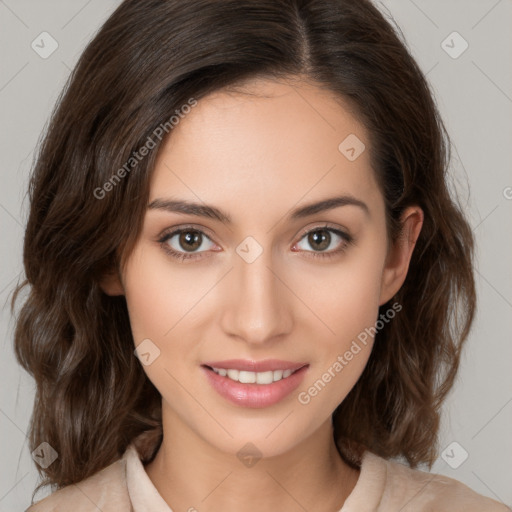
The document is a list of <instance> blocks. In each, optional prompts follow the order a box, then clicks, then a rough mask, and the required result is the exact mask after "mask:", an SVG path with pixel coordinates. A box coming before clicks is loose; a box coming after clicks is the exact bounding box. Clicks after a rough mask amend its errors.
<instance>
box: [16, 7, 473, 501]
mask: <svg viewBox="0 0 512 512" xmlns="http://www.w3.org/2000/svg"><path fill="white" fill-rule="evenodd" d="M402 39H403V38H401V37H399V36H398V34H397V32H395V30H394V29H393V27H392V25H391V24H390V23H389V22H388V21H387V20H386V19H385V17H384V16H383V14H381V13H380V12H379V11H378V10H377V8H376V7H375V6H374V5H373V4H372V3H371V2H370V1H369V0H258V1H252V0H222V1H220V0H187V1H186V2H184V1H178V0H165V1H164V0H145V1H144V2H141V1H140V0H125V1H124V2H123V3H122V4H121V5H120V6H119V7H118V8H117V10H116V11H115V12H114V13H113V14H112V15H111V16H110V18H109V19H108V20H107V21H106V23H105V24H104V25H103V27H102V28H101V29H100V31H99V32H98V34H97V35H96V36H95V37H94V39H93V40H92V41H91V42H90V44H89V45H88V47H87V48H86V50H85V51H84V52H83V54H82V56H81V57H80V60H79V62H78V64H77V66H76V68H75V69H74V71H73V73H72V75H71V77H70V79H69V81H68V83H67V86H66V88H65V90H64V91H63V94H62V96H61V98H60V100H59V102H58V105H57V107H56V109H55V111H54V113H53V116H52V120H51V123H50V125H49V128H48V130H47V133H46V135H45V138H44V140H43V141H42V144H41V146H40V149H39V153H38V158H37V161H36V165H35V168H34V170H33V174H32V177H31V182H30V190H29V195H30V202H31V204H30V215H29V219H28V224H27V228H26V235H25V242H24V266H25V272H26V280H25V281H24V282H23V283H21V284H20V285H18V287H17V288H16V290H15V294H14V297H13V301H12V305H13V309H14V308H15V304H16V300H17V299H16V298H17V297H18V298H19V293H20V291H21V290H22V289H23V287H24V286H26V285H29V293H28V295H27V297H26V298H25V299H24V303H23V305H22V307H21V309H20V310H19V312H18V316H17V324H16V331H15V351H16V356H17V359H18V361H19V362H20V364H21V365H22V366H23V367H24V368H25V369H26V370H27V371H28V372H29V373H30V374H31V375H32V376H33V377H34V378H35V381H36V384H37V393H36V400H35V405H34V410H33V415H32V418H31V425H30V447H31V449H32V450H33V449H35V447H37V446H38V445H39V444H40V443H41V442H43V441H46V442H48V443H49V444H50V445H51V446H52V447H53V448H54V449H55V450H56V451H57V452H58V454H59V457H58V459H57V460H56V461H55V462H54V463H53V464H51V465H50V466H49V467H48V468H46V469H44V470H41V469H39V471H40V474H41V475H42V476H44V477H45V480H43V482H42V483H41V485H40V486H39V487H38V488H37V489H36V491H37V490H38V489H39V488H40V487H41V486H43V485H48V484H52V485H53V486H54V487H57V488H59V487H62V486H65V485H68V484H72V483H75V482H79V481H80V480H82V479H84V478H86V477H88V476H90V475H92V474H94V473H95V472H97V471H98V470H100V469H102V468H104V467H106V466H107V465H109V464H110V463H112V462H113V461H115V460H116V459H117V458H119V456H120V455H121V454H122V453H123V452H124V450H125V449H126V447H127V445H128V444H129V443H130V442H132V441H133V439H134V438H135V437H136V436H138V435H139V434H141V433H142V432H146V431H151V432H157V431H158V429H159V428H161V402H160V395H159V393H158V391H157V389H156V388H155V387H154V386H153V385H152V383H151V382H150V381H149V379H148V378H147V377H146V374H145V373H144V371H143V368H142V366H141V365H140V363H139V361H138V359H137V358H136V357H135V356H134V354H133V351H134V341H133V339H132V335H131V331H130V324H129V317H128V312H127V307H126V302H125V299H124V297H111V296H107V295H106V294H104V293H103V292H102V290H101V288H100V286H99V281H100V278H101V277H102V276H104V275H105V273H108V272H113V271H116V269H119V268H120V265H121V264H122V262H121V261H119V258H118V257H117V256H118V255H122V257H125V256H126V255H127V254H129V252H130V250H131V248H132V247H133V244H134V242H135V240H136V238H137V236H138V234H139V232H140V228H141V223H142V219H143V217H144V213H145V209H146V206H147V200H148V182H149V175H150V173H151V170H152V168H153V166H154V163H155V159H156V155H157V153H158V148H159V147H160V146H161V144H162V140H157V141H156V144H155V146H156V147H155V149H154V150H152V151H150V152H149V154H148V155H147V156H146V157H145V158H144V159H142V160H141V161H140V162H139V161H138V162H137V164H136V167H134V168H133V170H131V169H130V171H127V172H126V173H124V174H125V175H123V177H122V179H119V180H116V181H115V183H114V182H112V179H113V176H114V174H115V173H116V170H118V169H121V168H123V166H125V165H126V162H128V161H130V158H133V154H134V151H136V150H137V149H138V148H140V147H142V146H143V145H144V144H145V143H146V142H147V141H148V137H152V135H153V134H154V133H155V130H156V129H157V128H158V127H159V126H162V125H164V124H165V123H166V122H168V120H169V118H170V116H171V115H172V114H173V113H175V112H176V111H177V110H178V111H180V108H181V107H182V106H183V105H185V104H187V102H188V103H190V99H191V98H194V99H196V100H199V99H200V98H201V97H204V96H205V95H207V94H209V93H211V92H213V91H216V90H219V89H221V88H225V87H228V86H236V85H237V84H240V83H242V81H245V80H248V79H251V78H255V77H270V78H279V77H303V78H305V79H308V80H310V81H312V82H313V83H315V84H317V85H318V86H320V87H323V88H325V89H327V90H329V91H331V92H333V93H334V94H335V96H336V97H339V98H343V99H344V100H345V101H348V102H349V103H350V104H351V105H352V106H353V108H354V109H355V111H356V112H357V115H358V116H359V119H360V120H361V121H362V122H363V123H364V124H365V126H366V128H367V129H368V132H369V133H370V137H371V144H370V151H371V153H370V154H371V160H372V166H373V168H374V171H375V173H376V176H377V177H378V180H379V183H380V186H381V188H382V192H383V195H384V196H385V202H386V215H387V222H388V227H389V235H390V240H394V239H396V237H398V236H400V223H399V217H400V213H401V212H402V211H403V209H404V208H405V207H407V206H409V205H413V204H416V205H419V206H420V207H421V208H422V209H423V211H424V213H425V219H424V224H423V229H422V231H421V234H420V236H419V238H418V240H417V243H416V248H415V250H414V252H413V256H412V261H411V264H410V267H409V272H408V276H407V278H406V281H405V283H404V285H403V286H402V288H401V289H400V291H399V292H398V293H397V294H396V296H395V297H393V299H392V300H391V301H390V302H389V303H388V304H384V305H383V306H382V307H381V310H382V312H384V311H386V310H387V309H389V306H390V303H391V302H398V303H399V304H401V305H402V308H403V309H402V311H401V312H400V314H398V315H396V317H395V318H394V319H393V321H391V322H389V323H387V324H386V325H385V326H384V328H383V329H382V330H380V331H379V332H378V334H377V337H376V342H375V345H374V348H373V351H372V354H371V356H370V359H369V362H368V364H367V366H366V368H365V370H364V372H363V374H362V376H361V378H360V379H359V381H358V382H357V384H356V385H355V387H354V388H353V389H352V391H351V392H350V393H349V395H348V396H347V397H346V399H345V400H344V401H343V403H341V404H340V405H339V406H338V408H337V409H336V411H335V412H334V414H333V425H334V434H335V438H336V441H337V443H338V447H339V448H340V453H342V454H343V449H342V445H343V443H350V442H354V443H356V444H359V445H362V446H365V447H367V448H368V449H369V450H371V451H373V452H374V453H376V454H378V455H380V456H382V457H385V458H391V457H399V456H402V457H404V458H405V459H406V460H407V461H408V462H409V464H410V465H411V466H412V467H415V466H416V465H417V464H418V463H420V462H426V463H428V464H429V466H430V467H431V465H432V463H433V461H434V459H435V457H436V452H437V436H438V429H439V414H440V405H441V403H442V401H443V399H444V398H445V396H446V394H447V393H448V391H449V390H450V388H451V386H452V384H453V382H454V378H455V375H456V372H457V369H458V366H459V358H460V350H461V346H462V343H463V342H464V340H465V339H466V337H467V335H468V332H469V329H470V326H471V323H472V321H473V316H474V312H475V289H474V278H473V273H472V258H473V237H472V232H471V229H470V227H469V226H468V223H467V222H466V220H465V218H464V216H463V214H462V213H461V208H460V207H459V206H458V205H457V203H456V200H455V199H454V198H452V197H451V195H450V192H449V190H448V186H447V177H446V172H447V169H448V166H449V161H450V158H449V144H448V142H449V138H448V135H447V133H446V129H445V127H444V125H443V123H442V121H441V119H440V116H439V113H438V110H437V108H436V105H435V103H434V100H433V97H432V94H431V91H430V89H429V86H428V84H427V82H426V79H425V77H424V75H423V74H422V72H421V70H420V69H419V68H418V66H417V64H416V63H415V61H414V60H413V58H412V57H411V56H410V54H409V52H408V50H407V49H406V46H405V44H404V42H403V41H402ZM171 136H172V133H171ZM153 138H154V137H153ZM163 140H165V138H164V139H163ZM125 169H126V168H125ZM109 181H110V182H111V183H112V186H110V187H108V192H105V193H103V192H101V193H99V192H98V190H104V191H105V190H107V188H106V187H104V186H103V184H105V183H107V182H109ZM102 187H103V188H102ZM99 196H101V197H99ZM347 446H348V445H347Z"/></svg>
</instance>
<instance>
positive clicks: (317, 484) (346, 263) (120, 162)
mask: <svg viewBox="0 0 512 512" xmlns="http://www.w3.org/2000/svg"><path fill="white" fill-rule="evenodd" d="M447 140H448V138H447V135H446V133H445V129H444V126H443V123H442V121H441V119H440V117H439V114H438V111H437V109H436V106H435V104H434V101H433V99H432V96H431V93H430V90H429V88H428V86H427V83H426V81H425V79H424V77H423V75H422V73H421V72H420V70H419V68H418V66H417V65H416V63H415V62H414V60H413V59H412V58H411V56H410V55H409V53H408V52H407V50H406V49H405V47H404V45H403V43H402V42H401V41H400V40H399V38H398V37H397V36H396V34H395V32H394V31H393V29H392V28H391V26H390V25H389V23H388V22H387V21H386V20H385V19H384V18H383V16H382V15H381V14H380V13H379V12H378V10H377V9H376V8H375V7H374V6H373V5H372V4H371V3H370V2H368V1H362V0H315V1H306V0H302V1H301V0H278V1H275V0H273V1H250V0H243V1H234V0H227V1H226V0H225V1H219V0H209V1H207V0H202V1H200V0H194V1H187V2H178V1H169V0H167V1H162V0H158V1H157V0H152V1H150V0H148V1H145V2H140V1H136V0H125V1H124V2H123V3H122V4H121V5H120V6H119V8H118V9H117V10H116V11H115V12H114V13H113V14H112V16H111V17H110V18H109V19H108V20H107V22H106V23H105V24H104V26H103V27H102V29H101V30H100V31H99V33H98V34H97V35H96V36H95V38H94V39H93V41H92V42H91V43H90V44H89V46H88V47H87V49H86V50H85V52H84V53H83V55H82V56H81V58H80V61H79V63H78V65H77V67H76V69H75V71H74V72H73V75H72V77H71V79H70V82H69V84H68V86H67V88H66V90H65V92H64V94H63V96H62V98H61V100H60V102H59V105H58V107H57V109H56V111H55V113H54V116H53V118H52V122H51V125H50V127H49V130H48V133H47V135H46V138H45V140H44V142H43V144H42V147H41V150H40V154H39V158H38V161H37V165H36V167H35V169H34V173H33V177H32V181H31V186H30V198H31V210H30V216H29V220H28V225H27V229H26V237H25V247H24V258H25V260H24V263H25V270H26V276H27V280H26V283H24V285H22V286H20V288H19V289H18V292H19V291H20V290H21V289H22V287H23V286H25V285H26V286H29V287H30V292H29V294H28V297H27V298H26V301H25V303H24V304H23V307H22V309H21V311H20V314H19V317H18V319H17V326H16V336H15V344H16V345H15V347H16V354H17V357H18V360H19V362H20V363H21V364H22V365H23V367H24V368H25V369H27V371H29V372H30V373H31V374H32V375H33V376H34V378H35V380H36V383H37V397H36V403H35V407H34V413H33V417H32V424H31V432H30V439H31V448H32V449H33V450H34V453H35V457H34V458H35V459H36V461H38V466H39V468H40V472H41V474H42V475H44V476H45V480H44V481H43V482H42V485H45V484H50V485H52V486H53V490H54V491H56V492H54V493H53V494H52V495H50V496H49V497H47V498H46V499H44V500H42V501H40V502H38V503H37V504H35V505H33V506H31V507H30V508H29V510H30V511H31V512H34V511H37V512H39V511H49V510H68V509H69V508H70V507H71V506H72V507H73V509H74V510H97V509H98V508H99V509H101V510H103V512H105V511H107V510H116V511H120V510H131V509H133V510H135V511H136V512H141V511H143V510H161V511H169V510H171V509H172V510H175V511H176V510H189V511H193V510H200V511H213V510H225V511H229V510H234V509H235V508H236V509H237V510H240V509H241V508H242V509H243V510H247V511H253V510H254V511H256V510H277V509H278V510H315V511H319V512H323V511H325V512H327V511H341V512H349V511H363V510H379V511H381V510H382V511H384V510H393V511H396V510H414V511H422V510H436V511H441V510H450V511H453V510H465V511H469V510H475V511H476V510H479V511H481V510H489V511H504V510H508V508H507V507H505V506H504V505H502V504H500V503H498V502H496V501H494V500H491V499H488V498H485V497H483V496H480V495H478V494H476V493H475V492H473V491H472V490H470V489H469V488H467V487H466V486H464V485H463V484H461V483H459V482H457V481H455V480H452V479H449V478H447V477H443V476H439V475H432V474H429V473H425V472H421V471H419V470H417V469H415V468H416V467H417V465H418V464H419V463H426V464H427V465H428V466H429V467H431V466H432V463H433V462H434V460H435V459H436V457H437V454H438V446H437V437H438V431H439V411H440V406H441V404H442V402H443V400H444V398H445V396H446V394H447V393H448V391H449V390H450V388H451V386H452V384H453V381H454V378H455V375H456V372H457V369H458V365H459V358H460V353H461V348H462V345H463V342H464V341H465V340H466V338H467V336H468V333H469V329H470V326H471V323H472V320H473V316H474V311H475V289H474V280H473V274H472V257H473V238H472V234H471V230H470V227H469V226H468V224H467V221H466V220H465V218H464V215H463V214H462V212H461V211H460V209H459V207H458V206H457V205H456V203H455V201H454V200H453V198H451V197H450V194H449V192H448V189H447V185H446V182H445V172H446V168H447V165H448V160H449V158H448V152H447V149H448V145H447ZM14 300H16V296H15V299H14ZM461 307H462V308H461ZM454 320H456V321H454ZM135 356H136V357H135ZM38 458H39V459H38ZM392 458H395V459H396V458H402V459H404V460H405V461H406V464H407V465H405V464H402V463H400V462H398V461H397V460H394V461H393V460H391V459H392Z"/></svg>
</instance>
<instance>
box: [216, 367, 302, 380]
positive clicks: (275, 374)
mask: <svg viewBox="0 0 512 512" xmlns="http://www.w3.org/2000/svg"><path fill="white" fill-rule="evenodd" d="M212 369H213V371H214V372H215V373H218V374H219V375H220V376H222V377H228V379H231V380H234V381H237V382H241V383H242V384H254V383H256V384H272V382H277V381H279V380H281V379H286V378H287V377H289V376H290V375H291V374H292V373H293V371H292V370H274V371H268V372H248V371H245V370H231V369H230V370H226V369H225V368H212Z"/></svg>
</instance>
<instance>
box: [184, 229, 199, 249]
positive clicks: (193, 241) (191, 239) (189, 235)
mask: <svg viewBox="0 0 512 512" xmlns="http://www.w3.org/2000/svg"><path fill="white" fill-rule="evenodd" d="M179 243H180V246H181V247H183V248H184V249H185V248H187V245H189V247H188V248H189V249H191V250H194V249H197V248H198V247H200V246H201V233H200V232H199V231H183V232H182V233H180V240H179ZM190 246H192V247H190Z"/></svg>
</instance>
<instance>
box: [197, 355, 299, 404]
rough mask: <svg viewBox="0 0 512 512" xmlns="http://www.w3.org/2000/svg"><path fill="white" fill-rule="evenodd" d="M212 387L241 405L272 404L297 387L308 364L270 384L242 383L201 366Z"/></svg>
mask: <svg viewBox="0 0 512 512" xmlns="http://www.w3.org/2000/svg"><path fill="white" fill-rule="evenodd" d="M201 368H202V369H203V371H204V372H205V373H206V377H207V378H208V381H209V382H210V384H211V385H212V387H213V389H215V391H217V393H219V395H221V396H222V397H224V398H225V399H227V400H229V401H230V402H232V403H234V404H235V405H239V406H241V407H253V408H262V407H268V406H270V405H274V404H276V403H278V402H280V401H281V400H283V399H284V398H285V397H286V396H288V395H289V394H290V393H291V392H292V391H293V390H294V389H297V388H298V387H299V385H300V383H301V382H302V381H303V379H304V375H305V374H306V371H307V369H308V365H306V366H303V367H302V368H301V369H300V370H297V371H296V372H295V373H292V374H291V375H290V376H289V377H286V379H281V380H278V381H277V382H273V383H272V384H242V383H241V382H236V381H234V380H231V379H230V378H228V377H222V376H221V375H219V374H218V373H215V372H214V371H213V370H210V369H209V368H207V367H205V366H202V367H201Z"/></svg>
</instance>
